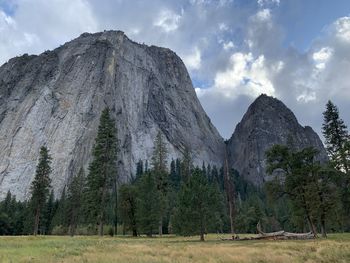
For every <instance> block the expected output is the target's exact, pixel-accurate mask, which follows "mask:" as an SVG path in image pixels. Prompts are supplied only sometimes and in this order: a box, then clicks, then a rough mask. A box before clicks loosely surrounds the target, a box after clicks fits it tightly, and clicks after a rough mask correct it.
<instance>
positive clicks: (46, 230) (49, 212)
mask: <svg viewBox="0 0 350 263" xmlns="http://www.w3.org/2000/svg"><path fill="white" fill-rule="evenodd" d="M54 202H55V195H54V192H53V190H51V193H50V196H49V198H48V200H47V202H46V205H45V209H44V211H43V214H42V220H41V221H42V224H41V229H42V230H41V231H40V232H41V233H43V234H46V235H48V234H50V233H51V227H52V224H51V223H52V219H53V217H54V215H55V212H56V211H55V204H54Z"/></svg>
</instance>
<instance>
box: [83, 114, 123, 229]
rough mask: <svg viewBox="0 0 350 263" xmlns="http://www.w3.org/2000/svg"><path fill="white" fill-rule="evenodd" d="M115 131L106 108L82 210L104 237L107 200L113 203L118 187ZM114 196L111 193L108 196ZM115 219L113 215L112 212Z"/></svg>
mask: <svg viewBox="0 0 350 263" xmlns="http://www.w3.org/2000/svg"><path fill="white" fill-rule="evenodd" d="M116 136H117V132H116V128H115V122H114V120H113V119H112V118H111V116H110V112H109V109H108V108H106V109H105V110H103V111H102V114H101V118H100V124H99V127H98V132H97V137H96V140H95V145H94V148H93V153H92V155H93V160H92V162H91V164H90V166H89V174H88V176H87V188H86V191H85V194H84V195H85V205H86V207H85V209H86V211H87V213H88V218H89V221H90V222H92V223H96V224H97V225H98V227H99V228H98V233H99V235H100V236H102V235H103V226H104V224H105V220H106V218H105V217H106V207H107V203H108V200H113V201H112V202H114V199H115V197H113V196H112V195H115V196H116V184H117V164H116V158H117V137H116ZM111 193H113V194H111ZM115 216H116V213H115Z"/></svg>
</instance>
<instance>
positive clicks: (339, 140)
mask: <svg viewBox="0 0 350 263" xmlns="http://www.w3.org/2000/svg"><path fill="white" fill-rule="evenodd" d="M322 129H323V135H324V137H325V143H326V149H327V152H328V154H329V157H330V163H331V165H332V166H333V167H334V168H336V169H337V170H338V171H339V173H338V174H339V175H340V177H339V180H338V182H337V184H338V185H339V186H340V188H341V196H342V197H341V199H342V205H343V214H344V221H345V222H349V219H350V190H349V189H350V137H349V134H348V130H347V127H346V125H345V124H344V121H343V120H342V119H341V118H340V116H339V111H338V108H337V106H335V105H334V104H333V103H332V102H331V101H328V103H327V105H326V110H325V111H324V112H323V125H322ZM334 179H336V177H335V176H333V180H334ZM346 224H347V227H348V228H349V229H350V225H349V224H348V223H346Z"/></svg>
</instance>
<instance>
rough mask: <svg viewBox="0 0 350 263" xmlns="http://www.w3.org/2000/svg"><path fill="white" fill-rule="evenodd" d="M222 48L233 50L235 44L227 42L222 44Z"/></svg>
mask: <svg viewBox="0 0 350 263" xmlns="http://www.w3.org/2000/svg"><path fill="white" fill-rule="evenodd" d="M222 46H223V48H224V49H225V50H230V49H233V48H234V47H235V44H233V42H232V41H228V42H223V43H222Z"/></svg>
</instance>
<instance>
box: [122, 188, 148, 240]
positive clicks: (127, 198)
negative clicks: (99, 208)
mask: <svg viewBox="0 0 350 263" xmlns="http://www.w3.org/2000/svg"><path fill="white" fill-rule="evenodd" d="M141 191H142V193H144V192H143V189H142V190H141ZM143 205H146V204H144V203H143ZM119 210H120V215H121V220H122V222H123V224H124V227H125V229H128V230H131V231H132V235H133V236H134V237H136V236H137V235H138V229H137V227H138V225H137V217H136V216H137V215H136V213H137V189H136V186H135V185H128V184H124V185H122V186H121V187H120V189H119ZM142 216H143V215H142Z"/></svg>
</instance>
